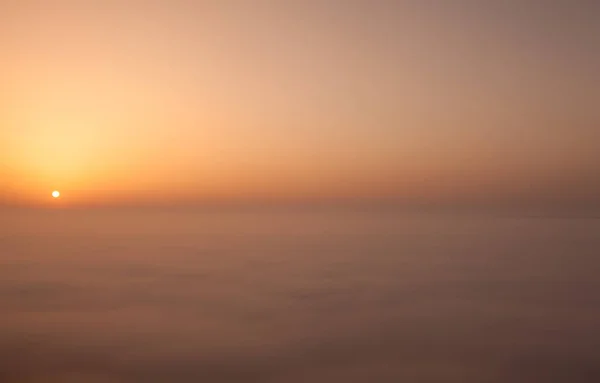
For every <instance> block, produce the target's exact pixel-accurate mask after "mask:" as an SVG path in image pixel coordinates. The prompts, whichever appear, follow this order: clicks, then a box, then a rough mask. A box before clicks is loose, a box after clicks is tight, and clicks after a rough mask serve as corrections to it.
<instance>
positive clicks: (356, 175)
mask: <svg viewBox="0 0 600 383" xmlns="http://www.w3.org/2000/svg"><path fill="white" fill-rule="evenodd" d="M599 18H600V3H599V2H597V1H593V0H590V1H584V0H579V1H578V0H575V1H567V0H564V1H552V0H548V1H525V0H522V1H509V0H507V1H502V2H498V1H485V0H482V1H467V0H464V1H463V0H434V1H416V0H415V1H408V0H407V1H401V0H397V1H388V0H378V1H367V0H363V1H359V0H319V1H317V0H306V1H263V0H252V1H251V0H248V1H244V0H237V1H235V0H231V1H228V0H219V1H209V0H207V1H181V0H173V1H159V0H157V1H153V0H148V1H142V0H140V1H134V0H130V1H127V0H122V1H117V0H106V1H66V0H52V1H47V0H45V1H42V0H37V1H34V0H0V47H1V48H0V89H2V92H0V189H1V191H0V204H3V205H22V204H25V205H48V206H51V205H52V204H57V203H60V204H62V205H61V206H69V205H72V206H76V205H111V204H142V203H143V204H184V205H185V204H195V203H200V204H201V203H214V202H215V201H317V200H328V201H342V200H348V201H357V200H375V201H377V200H382V201H384V200H385V201H388V200H393V201H402V202H403V203H408V204H411V203H414V204H417V203H447V204H469V203H483V204H490V205H494V204H503V203H523V204H527V203H531V202H532V201H545V202H547V203H550V204H561V203H566V204H580V205H581V204H583V205H584V206H587V205H591V204H597V203H598V202H599V201H600V165H599V164H600V107H599V106H600V105H598V101H599V100H600V75H599V71H598V68H600V49H599V47H600V23H598V19H599ZM53 190H60V191H61V193H62V198H61V201H60V202H59V201H53V200H52V198H51V192H52V191H53Z"/></svg>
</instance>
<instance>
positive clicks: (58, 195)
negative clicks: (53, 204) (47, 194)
mask: <svg viewBox="0 0 600 383" xmlns="http://www.w3.org/2000/svg"><path fill="white" fill-rule="evenodd" d="M58 197H60V192H59V191H58V190H55V191H53V192H52V198H58Z"/></svg>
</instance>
